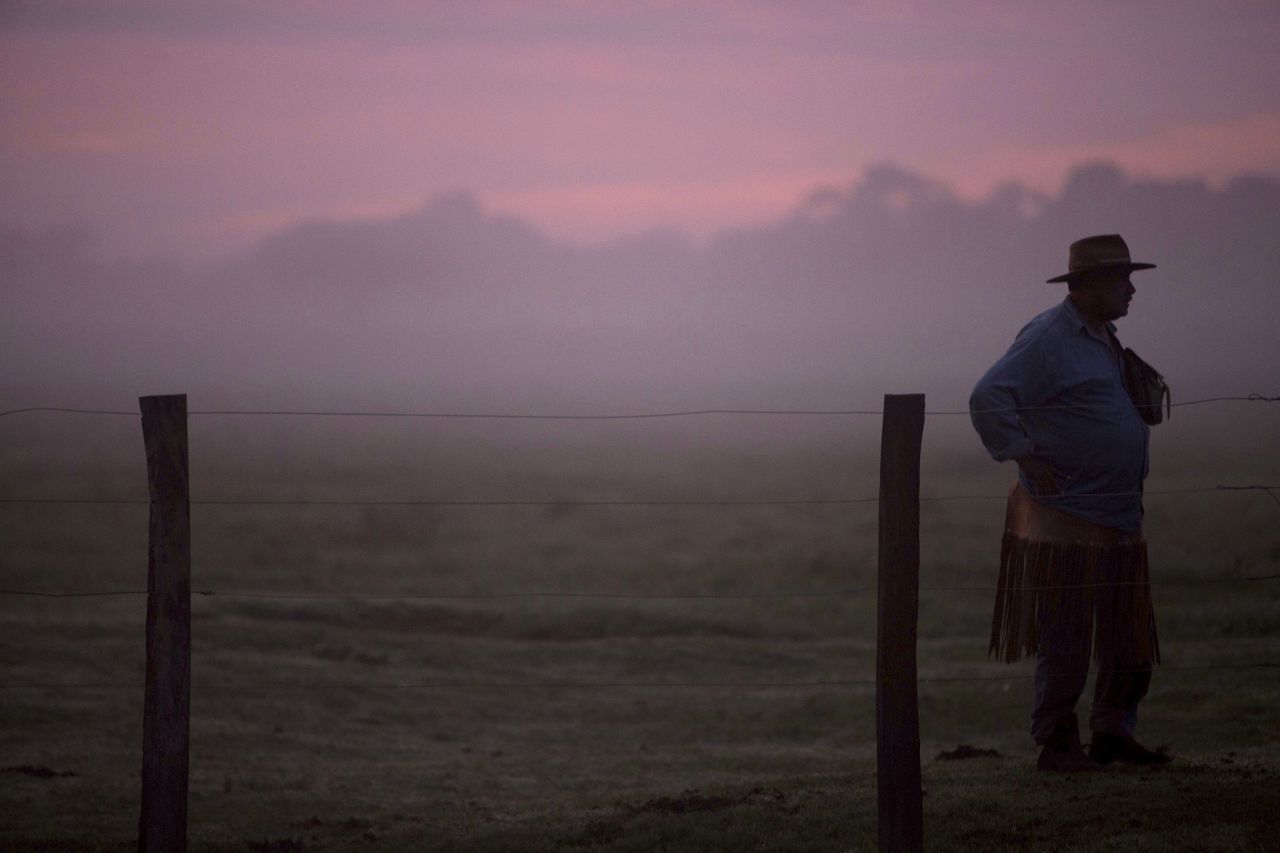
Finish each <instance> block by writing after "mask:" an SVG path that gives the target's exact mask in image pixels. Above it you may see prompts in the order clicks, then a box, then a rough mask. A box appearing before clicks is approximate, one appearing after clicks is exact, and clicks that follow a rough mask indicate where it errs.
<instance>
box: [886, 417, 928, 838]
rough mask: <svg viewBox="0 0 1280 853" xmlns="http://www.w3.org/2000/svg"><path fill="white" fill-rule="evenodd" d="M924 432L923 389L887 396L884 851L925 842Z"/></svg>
mask: <svg viewBox="0 0 1280 853" xmlns="http://www.w3.org/2000/svg"><path fill="white" fill-rule="evenodd" d="M923 432H924V395H923V394H887V395H885V398H884V426H883V431H882V434H881V437H880V581H879V594H878V609H877V623H876V783H877V792H878V800H879V843H880V849H881V850H886V851H894V853H897V851H918V850H921V849H923V846H924V811H923V805H922V802H921V800H922V795H921V789H920V713H919V707H918V705H917V696H916V622H917V617H918V615H919V603H920V602H919V594H920V439H921V435H922V433H923Z"/></svg>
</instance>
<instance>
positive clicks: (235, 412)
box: [0, 394, 1280, 421]
mask: <svg viewBox="0 0 1280 853" xmlns="http://www.w3.org/2000/svg"><path fill="white" fill-rule="evenodd" d="M1277 401H1280V396H1266V395H1263V394H1248V395H1245V396H1220V397H1203V398H1201V399H1198V400H1184V401H1182V402H1178V403H1173V404H1171V405H1172V406H1173V407H1182V406H1199V405H1203V404H1206V403H1224V402H1253V403H1257V402H1262V403H1274V402H1277ZM1108 408H1117V406H1116V405H1113V404H1095V405H1074V406H1009V407H1003V408H992V409H936V410H927V411H925V415H940V416H951V415H973V414H995V413H1001V412H1033V411H1053V410H1069V409H1108ZM35 412H50V413H60V414H78V415H120V416H129V417H139V416H140V413H139V412H136V411H123V410H118V409H80V408H67V407H61V406H30V407H27V408H22V409H9V410H7V411H3V412H0V417H6V416H8V415H19V414H28V413H35ZM187 414H188V415H189V416H197V415H198V416H247V417H325V418H423V419H432V418H438V419H461V420H541V421H619V420H650V419H654V418H690V417H705V416H711V415H781V416H805V417H837V416H846V415H883V414H884V411H883V410H882V409H718V408H706V409H686V410H674V411H663V412H630V413H621V414H594V415H583V414H567V413H545V414H535V413H521V412H397V411H381V412H380V411H340V410H323V409H280V410H274V409H193V410H191V411H188V412H187Z"/></svg>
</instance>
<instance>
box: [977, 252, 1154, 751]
mask: <svg viewBox="0 0 1280 853" xmlns="http://www.w3.org/2000/svg"><path fill="white" fill-rule="evenodd" d="M1153 266H1154V264H1145V263H1134V262H1133V261H1131V260H1130V257H1129V247H1128V246H1127V245H1126V244H1125V242H1124V240H1123V239H1121V237H1120V235H1118V234H1107V235H1101V236H1097V237H1086V238H1085V239H1083V240H1077V241H1076V242H1075V243H1072V244H1071V248H1070V252H1069V258H1068V270H1069V271H1068V272H1067V273H1066V274H1064V275H1060V276H1057V277H1055V278H1051V279H1049V282H1051V283H1052V282H1063V281H1065V282H1067V284H1068V288H1069V292H1068V294H1067V297H1066V299H1064V300H1063V301H1062V303H1061V304H1059V305H1057V306H1055V307H1053V308H1050V309H1049V310H1048V311H1045V312H1044V313H1042V314H1040V315H1039V316H1037V317H1036V318H1035V319H1033V320H1032V321H1031V322H1030V323H1028V324H1027V325H1026V327H1025V328H1023V329H1022V331H1021V332H1019V333H1018V336H1017V338H1016V339H1015V340H1014V342H1013V345H1012V346H1010V347H1009V351H1008V352H1006V353H1005V354H1004V356H1003V357H1002V358H1001V359H1000V360H999V361H997V362H996V363H995V364H994V365H993V366H992V367H991V369H990V370H988V371H987V373H986V375H985V376H983V377H982V379H980V380H979V381H978V384H977V386H976V387H975V388H974V390H973V395H972V396H971V397H970V400H969V409H970V415H971V417H972V419H973V425H974V427H975V428H976V429H977V431H978V435H979V436H980V437H981V438H982V443H983V445H984V446H985V447H986V449H987V452H988V453H990V454H991V456H992V457H993V458H994V459H996V460H997V461H1000V462H1003V461H1005V460H1008V459H1012V460H1014V461H1015V462H1016V463H1017V465H1018V480H1017V482H1016V483H1015V484H1014V487H1013V489H1012V490H1011V491H1010V494H1009V503H1008V510H1007V515H1006V521H1005V534H1004V539H1003V542H1002V546H1001V556H1000V576H999V582H998V584H997V592H996V604H995V614H994V618H993V624H992V631H991V646H990V651H992V652H996V653H998V654H1000V655H1001V656H1002V657H1003V658H1004V659H1005V660H1008V661H1013V660H1017V659H1018V657H1019V656H1021V655H1022V654H1024V653H1026V654H1035V656H1036V670H1035V702H1034V706H1033V709H1032V714H1031V734H1032V737H1033V738H1034V739H1035V742H1036V743H1037V744H1038V745H1039V746H1040V747H1041V752H1040V757H1039V760H1038V761H1037V767H1039V768H1040V769H1041V770H1051V771H1076V770H1094V769H1097V768H1098V765H1100V764H1109V763H1111V762H1113V761H1123V762H1128V763H1135V764H1163V763H1165V762H1167V761H1168V760H1169V756H1168V755H1167V754H1166V753H1164V752H1162V751H1161V752H1154V751H1152V750H1149V749H1147V748H1146V747H1144V746H1142V745H1141V744H1139V743H1138V742H1137V741H1136V740H1134V737H1133V733H1134V725H1135V723H1136V720H1137V707H1138V703H1139V702H1140V701H1141V700H1142V698H1143V697H1144V696H1145V695H1146V692H1147V686H1148V685H1149V683H1150V681H1151V667H1152V663H1153V662H1154V661H1155V660H1157V659H1158V657H1159V651H1158V647H1157V645H1156V636H1155V620H1154V615H1153V613H1152V607H1151V590H1150V581H1149V575H1148V571H1147V545H1146V540H1145V539H1144V538H1143V535H1142V482H1143V480H1144V478H1145V477H1146V475H1147V470H1148V439H1149V429H1148V427H1147V424H1146V423H1145V422H1144V421H1143V419H1142V417H1141V415H1140V414H1139V412H1138V409H1137V408H1136V407H1135V405H1134V403H1133V401H1132V399H1131V398H1130V395H1129V393H1128V392H1127V391H1126V388H1125V384H1124V371H1123V365H1122V361H1123V351H1122V349H1121V347H1120V344H1119V342H1118V341H1117V340H1116V337H1115V325H1114V324H1113V323H1112V321H1113V320H1116V319H1118V318H1120V317H1123V316H1125V315H1126V314H1127V313H1128V312H1129V303H1130V301H1131V300H1132V298H1133V294H1134V293H1135V289H1134V287H1133V284H1132V283H1131V282H1130V280H1129V275H1130V273H1131V272H1133V271H1134V270H1141V269H1150V268H1152V267H1153ZM1091 649H1092V652H1093V656H1094V657H1095V658H1096V659H1097V660H1098V677H1097V684H1096V690H1095V692H1094V698H1093V707H1092V710H1091V712H1090V715H1089V726H1090V728H1091V729H1092V730H1093V739H1092V742H1091V743H1090V746H1089V752H1088V754H1087V755H1086V754H1085V752H1084V749H1083V747H1082V745H1081V743H1080V733H1079V723H1078V721H1077V718H1076V713H1075V706H1076V701H1077V700H1078V699H1079V698H1080V694H1081V693H1082V692H1083V690H1084V686H1085V680H1086V678H1087V677H1088V673H1089V656H1090V651H1091Z"/></svg>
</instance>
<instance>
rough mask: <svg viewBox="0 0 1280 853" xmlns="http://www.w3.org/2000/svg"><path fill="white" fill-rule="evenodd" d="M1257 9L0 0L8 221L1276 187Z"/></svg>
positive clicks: (155, 220) (272, 223)
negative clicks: (932, 188)
mask: <svg viewBox="0 0 1280 853" xmlns="http://www.w3.org/2000/svg"><path fill="white" fill-rule="evenodd" d="M1277 44H1280V6H1277V5H1276V4H1274V3H1270V2H1235V1H1234V0H1218V2H1201V3H1190V2H1133V3H1125V4H1114V3H1074V4H1040V3H1036V4H1026V3H1012V2H1010V3H1001V2H985V3H969V4H957V3H942V2H888V0H877V2H868V3H850V2H804V0H796V2H773V3H764V2H739V3H719V4H716V3H698V4H694V3H676V2H638V1H637V2H631V1H630V0H611V2H607V3H606V2H589V0H577V2H573V0H559V1H558V2H537V3H524V2H481V0H468V2H425V3H423V2H408V0H390V2H360V3H357V2H334V0H325V2H319V0H315V2H307V0H288V1H287V2H283V1H282V0H276V2H273V3H270V4H261V3H248V2H238V0H237V2H215V3H203V4H180V3H175V2H159V0H144V1H143V2H139V1H138V0H135V2H124V0H100V2H77V0H66V2H60V0H41V2H25V1H24V0H9V2H6V3H5V4H4V5H3V7H0V79H2V80H3V81H4V95H3V97H2V98H0V128H2V130H0V155H2V156H0V197H3V198H4V202H3V210H2V211H0V222H3V223H5V224H9V225H17V226H20V227H24V228H38V227H46V226H50V225H59V224H79V225H84V226H87V227H88V228H90V229H91V230H92V232H93V233H95V234H96V235H98V237H99V241H100V244H101V245H102V246H103V248H104V249H105V250H107V251H108V252H110V253H112V254H136V253H148V254H150V253H155V254H168V255H174V256H177V257H180V258H188V259H198V258H207V257H211V256H216V255H219V254H222V253H225V252H228V251H234V250H236V249H239V248H243V247H245V246H247V245H249V244H251V243H252V241H253V240H255V239H257V238H258V237H260V236H262V235H263V234H265V233H268V232H269V231H271V230H273V229H276V228H279V227H281V226H283V225H286V224H288V223H290V222H293V221H295V220H297V219H299V218H306V217H315V216H329V217H337V218H358V217H370V216H384V215H390V214H396V213H401V212H404V211H407V210H410V209H413V208H416V207H419V206H420V205H421V204H423V202H424V201H425V200H426V199H428V198H430V197H431V196H433V195H435V194H437V193H439V192H442V191H447V190H454V189H465V190H470V191H473V192H475V193H476V194H477V195H478V196H479V197H480V198H481V199H482V201H483V202H484V203H485V205H486V206H487V207H489V208H490V209H493V210H498V211H507V212H511V213H515V214H518V215H520V216H522V217H525V218H527V219H529V220H530V221H532V222H533V223H535V224H537V225H538V226H540V227H542V228H544V229H545V230H547V231H548V232H550V233H552V234H555V235H559V236H562V237H566V238H569V239H574V240H583V241H592V240H600V239H606V238H608V237H611V236H616V235H619V234H625V233H632V232H636V231H639V230H643V229H647V228H653V227H677V228H682V229H685V230H687V231H689V232H690V233H692V234H694V235H698V236H705V235H708V234H711V233H714V232H715V231H717V230H719V229H722V228H725V227H731V226H733V225H739V224H747V223H754V222H758V221H762V220H766V219H768V218H770V217H774V216H778V215H780V214H782V213H783V212H785V211H786V210H788V209H789V208H791V207H793V206H794V205H795V204H797V203H798V201H799V200H800V199H801V198H802V197H803V196H804V195H805V194H806V193H808V192H809V191H811V190H812V189H814V188H816V187H818V186H821V185H823V184H847V183H848V182H850V181H852V180H853V179H854V178H856V177H857V176H858V175H859V174H860V173H861V171H862V170H863V169H864V168H865V167H866V166H868V165H869V164H874V163H880V162H894V163H898V164H901V165H903V166H906V167H908V168H911V169H915V170H919V171H921V172H923V173H925V174H927V175H930V176H932V177H934V178H938V179H941V180H943V181H946V182H948V183H950V184H952V185H953V186H954V187H956V189H958V190H959V191H960V192H961V193H963V194H965V195H968V196H981V195H983V194H985V193H987V192H989V191H990V190H991V189H992V188H993V187H994V186H996V185H998V184H999V183H1001V182H1004V181H1008V180H1019V181H1022V182H1024V183H1027V184H1029V185H1031V186H1033V187H1036V188H1039V189H1044V190H1048V191H1052V190H1054V189H1056V188H1057V186H1058V185H1059V183H1060V181H1061V180H1062V178H1063V176H1064V175H1065V174H1066V172H1067V170H1068V169H1069V168H1070V167H1071V166H1073V165H1075V164H1078V163H1080V162H1083V161H1090V160H1100V159H1105V160H1111V161H1114V162H1116V163H1118V164H1120V165H1121V166H1123V167H1125V168H1126V169H1128V170H1130V171H1132V172H1133V173H1136V174H1138V175H1144V174H1146V175H1152V176H1159V177H1171V176H1181V175H1187V176H1198V177H1204V178H1207V179H1209V180H1210V181H1213V182H1218V181H1222V180H1225V179H1227V178H1229V177H1231V176H1233V175H1236V174H1239V173H1243V172H1265V173H1268V174H1272V175H1276V174H1280V60H1277V58H1276V49H1275V45H1277Z"/></svg>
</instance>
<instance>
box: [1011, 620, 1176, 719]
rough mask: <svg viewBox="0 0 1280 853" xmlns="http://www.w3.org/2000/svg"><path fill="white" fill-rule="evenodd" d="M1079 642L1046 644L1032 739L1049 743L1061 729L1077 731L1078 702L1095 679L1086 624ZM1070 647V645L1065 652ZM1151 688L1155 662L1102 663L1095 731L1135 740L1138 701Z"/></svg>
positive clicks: (1096, 689)
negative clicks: (1088, 683)
mask: <svg viewBox="0 0 1280 853" xmlns="http://www.w3.org/2000/svg"><path fill="white" fill-rule="evenodd" d="M1079 636H1080V641H1079V643H1076V644H1069V645H1068V644H1063V643H1058V644H1056V645H1057V647H1056V648H1053V649H1046V648H1044V646H1043V645H1042V646H1041V648H1040V652H1039V654H1037V655H1036V679H1035V684H1036V692H1035V704H1034V706H1033V707H1032V710H1031V736H1032V737H1033V738H1035V741H1036V743H1037V744H1044V743H1045V741H1047V740H1049V738H1050V737H1051V736H1052V734H1053V733H1054V732H1055V731H1057V730H1058V729H1059V727H1063V728H1066V727H1070V728H1072V729H1077V728H1078V726H1079V723H1078V722H1077V719H1076V702H1078V701H1079V699H1080V694H1081V693H1083V692H1084V685H1085V681H1086V680H1087V679H1088V677H1089V657H1090V647H1089V646H1090V644H1089V635H1088V631H1087V629H1086V628H1084V627H1083V626H1082V630H1081V631H1080V634H1079ZM1064 646H1066V647H1065V648H1064ZM1150 684H1151V662H1150V661H1138V662H1131V663H1120V662H1115V661H1105V660H1104V661H1102V662H1100V663H1099V666H1098V676H1097V679H1096V680H1095V684H1094V691H1093V707H1092V709H1091V711H1090V713H1089V728H1091V729H1092V730H1093V731H1095V732H1102V733H1104V734H1113V735H1125V736H1128V737H1133V731H1134V727H1135V725H1136V724H1137V722H1138V703H1139V702H1141V701H1142V699H1143V697H1144V696H1146V695H1147V688H1148V686H1150Z"/></svg>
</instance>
